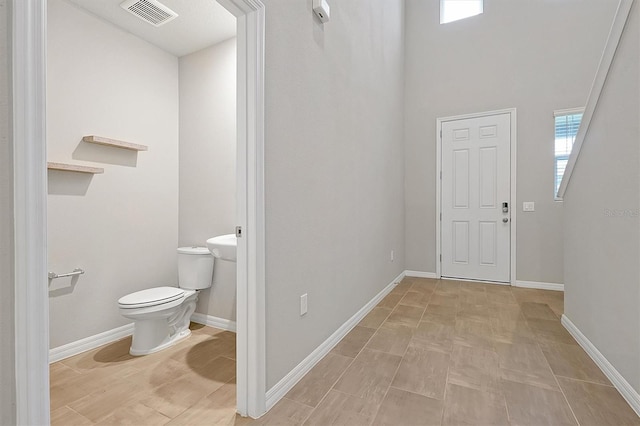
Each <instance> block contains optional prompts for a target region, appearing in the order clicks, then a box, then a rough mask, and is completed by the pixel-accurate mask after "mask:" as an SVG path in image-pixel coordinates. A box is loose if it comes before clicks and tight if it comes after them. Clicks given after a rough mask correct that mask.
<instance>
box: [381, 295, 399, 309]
mask: <svg viewBox="0 0 640 426" xmlns="http://www.w3.org/2000/svg"><path fill="white" fill-rule="evenodd" d="M403 297H404V294H401V293H389V294H387V295H386V296H385V297H384V299H382V300H381V301H380V303H378V305H377V306H378V307H379V308H390V309H393V308H395V307H396V305H397V304H398V302H400V300H402V298H403Z"/></svg>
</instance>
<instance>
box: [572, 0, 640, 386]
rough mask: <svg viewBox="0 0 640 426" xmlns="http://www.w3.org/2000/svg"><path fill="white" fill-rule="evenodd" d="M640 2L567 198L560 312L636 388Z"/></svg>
mask: <svg viewBox="0 0 640 426" xmlns="http://www.w3.org/2000/svg"><path fill="white" fill-rule="evenodd" d="M639 25H640V7H638V4H637V3H636V4H635V5H634V7H633V9H632V11H631V16H630V18H629V21H628V22H627V27H626V29H625V33H624V34H623V37H622V40H621V43H620V45H619V46H618V50H617V53H616V57H615V59H614V62H613V65H612V68H611V70H610V71H609V75H608V78H607V81H606V83H605V86H604V89H603V92H602V95H601V97H600V101H599V103H598V105H597V108H596V110H595V113H594V116H593V117H594V118H593V121H592V122H591V125H590V126H589V131H588V133H587V135H586V138H585V141H584V144H583V146H582V150H581V152H580V156H579V158H578V161H577V163H576V166H575V168H574V171H573V174H572V176H571V181H570V182H569V186H568V187H567V192H566V194H565V197H564V204H565V211H564V213H565V216H564V226H565V235H564V237H565V238H564V244H565V245H564V251H565V315H566V316H567V317H568V318H569V319H570V320H571V321H572V322H573V323H574V324H575V325H576V326H577V327H578V328H579V329H580V331H582V333H583V334H584V335H585V336H586V337H587V338H588V339H589V340H590V341H591V342H592V343H593V344H594V345H595V346H596V347H597V348H598V350H599V351H600V352H601V353H602V354H603V355H604V356H605V357H606V358H607V360H609V362H611V364H613V366H614V367H615V368H616V369H617V370H618V371H619V372H620V373H621V374H622V375H623V376H624V378H625V379H626V380H627V381H628V382H629V383H630V384H631V385H632V386H633V387H634V388H635V390H636V391H637V392H640V368H639V367H640V334H639V333H638V329H639V328H640V309H638V306H639V304H640V266H639V263H638V259H639V258H640V223H639V221H640V215H639V211H640V181H639V178H640V177H639V175H638V170H640V147H639V145H638V141H639V140H640V124H639V117H640V82H639V79H640V66H639V56H638V55H639V54H638V52H640V27H639Z"/></svg>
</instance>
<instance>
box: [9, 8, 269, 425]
mask: <svg viewBox="0 0 640 426" xmlns="http://www.w3.org/2000/svg"><path fill="white" fill-rule="evenodd" d="M212 1H215V0H212ZM219 2H220V3H221V4H222V5H223V6H224V7H225V8H226V9H227V10H228V11H229V12H231V13H232V14H233V15H235V16H236V18H237V25H238V26H237V28H238V30H237V46H238V95H237V98H238V105H237V108H238V109H237V111H238V135H237V143H238V172H237V178H238V189H237V191H238V199H239V201H238V207H239V211H238V213H237V220H238V225H240V226H242V229H243V233H244V238H245V239H244V240H243V241H242V242H241V243H239V245H238V259H239V262H238V265H239V266H238V291H237V336H238V338H237V349H236V350H237V373H238V375H237V377H238V378H237V393H238V396H237V409H238V412H239V413H240V414H241V415H249V416H251V417H255V418H257V417H259V416H261V415H262V414H264V412H265V411H266V363H265V358H266V351H265V334H266V329H265V321H264V319H265V250H266V249H265V220H264V218H265V203H264V137H265V131H264V130H265V129H264V39H265V6H264V3H263V2H262V1H261V0H219ZM8 6H9V13H8V15H9V20H10V32H11V41H10V43H11V52H10V55H11V103H12V104H11V113H12V116H11V124H10V125H11V129H12V135H11V140H10V144H11V148H12V151H13V189H14V194H13V202H14V216H15V217H14V241H15V242H14V258H15V261H14V266H15V272H14V273H15V275H14V291H15V316H14V319H15V377H16V384H15V391H16V423H17V424H49V422H50V406H49V295H48V291H47V210H46V209H47V168H46V40H47V3H46V0H9V2H8ZM240 259H244V267H241V265H242V263H243V262H242V261H241V260H240Z"/></svg>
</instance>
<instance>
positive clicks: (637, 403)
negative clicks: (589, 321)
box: [562, 315, 640, 416]
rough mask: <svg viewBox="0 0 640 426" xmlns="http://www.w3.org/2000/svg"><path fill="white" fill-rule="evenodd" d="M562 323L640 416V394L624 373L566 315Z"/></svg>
mask: <svg viewBox="0 0 640 426" xmlns="http://www.w3.org/2000/svg"><path fill="white" fill-rule="evenodd" d="M562 325H563V326H564V328H566V329H567V331H568V332H569V333H570V334H571V335H572V336H573V338H574V339H576V341H577V342H578V344H579V345H580V346H581V347H582V349H584V350H585V352H586V353H587V354H589V356H590V357H591V359H592V360H593V362H595V363H596V365H597V366H598V367H599V368H600V370H602V372H603V373H604V375H605V376H607V378H608V379H609V380H611V383H613V386H615V388H616V389H617V390H618V392H620V395H622V397H623V398H624V399H625V400H626V401H627V402H628V403H629V405H630V406H631V408H633V411H635V412H636V414H637V415H638V416H640V394H638V392H637V391H636V390H635V389H634V388H633V387H632V386H631V385H630V384H629V382H627V380H626V379H625V378H624V377H622V374H620V373H619V372H618V370H616V369H615V367H614V366H613V365H611V363H610V362H609V361H608V360H607V358H605V357H604V355H602V353H601V352H600V351H599V350H598V348H596V347H595V346H594V344H593V343H591V341H590V340H589V339H587V337H586V336H585V335H584V334H582V332H581V331H580V330H579V329H578V327H576V326H575V324H574V323H572V322H571V320H570V319H569V318H568V317H567V316H566V315H562Z"/></svg>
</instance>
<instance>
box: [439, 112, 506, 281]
mask: <svg viewBox="0 0 640 426" xmlns="http://www.w3.org/2000/svg"><path fill="white" fill-rule="evenodd" d="M441 126H442V127H441V130H442V134H441V138H442V141H441V142H442V151H441V152H442V163H441V164H442V166H441V170H442V180H441V197H442V198H441V213H442V216H441V220H442V223H441V235H440V241H441V251H440V253H441V255H442V259H441V275H442V276H443V277H450V278H463V279H471V280H482V281H496V282H505V283H508V282H510V278H511V277H510V275H511V273H510V272H511V220H510V212H511V199H510V196H511V154H510V151H511V115H510V114H509V113H504V114H497V115H487V116H482V117H476V118H468V119H459V120H452V121H443V122H442V124H441Z"/></svg>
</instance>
